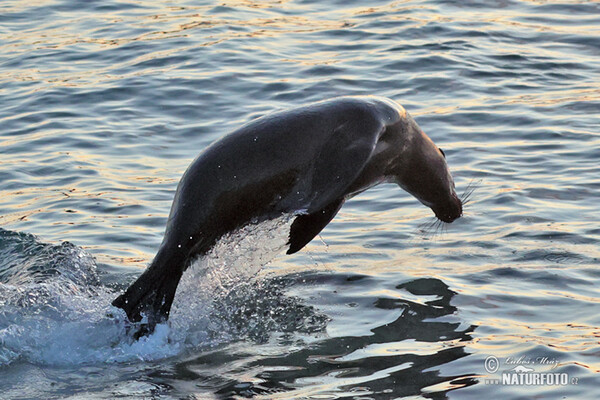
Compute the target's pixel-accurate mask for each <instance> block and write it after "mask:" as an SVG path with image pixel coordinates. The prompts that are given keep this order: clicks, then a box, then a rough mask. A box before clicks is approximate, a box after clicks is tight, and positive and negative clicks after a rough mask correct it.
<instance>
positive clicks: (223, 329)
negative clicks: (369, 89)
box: [0, 216, 326, 366]
mask: <svg viewBox="0 0 600 400" xmlns="http://www.w3.org/2000/svg"><path fill="white" fill-rule="evenodd" d="M292 219H293V218H291V217H290V216H286V217H282V218H279V219H276V220H272V221H267V222H263V223H260V224H257V223H253V224H249V225H247V226H245V227H243V228H242V229H240V230H238V231H236V232H234V233H231V234H229V235H226V236H225V237H223V238H222V239H221V240H220V241H219V242H218V243H217V244H216V245H215V246H214V248H213V249H212V250H211V252H210V253H209V254H207V255H206V256H204V257H202V258H199V259H198V260H196V261H195V262H194V263H193V264H192V266H191V267H190V268H188V270H187V271H186V272H185V273H184V275H183V277H182V280H181V282H180V285H179V287H178V290H177V294H176V296H175V301H174V303H173V309H172V314H171V318H170V320H169V323H168V324H162V325H158V326H157V328H156V331H155V332H154V333H153V334H152V335H150V336H148V337H143V338H141V339H140V340H138V341H135V340H133V339H132V338H131V336H130V334H129V333H128V331H129V329H128V328H129V325H130V323H129V321H128V320H127V318H126V316H125V314H124V312H123V311H122V310H120V309H117V308H115V307H113V306H112V305H111V302H112V300H113V299H114V298H115V297H116V295H117V293H116V292H115V291H114V290H113V289H111V288H109V287H106V286H103V285H101V284H100V279H99V278H100V276H99V273H98V271H97V265H96V263H95V260H94V259H93V257H92V256H91V255H90V254H88V253H87V252H85V251H84V250H83V249H81V248H79V247H77V246H75V245H73V244H71V243H68V242H64V243H61V244H58V245H54V244H46V243H42V242H40V241H39V240H38V239H37V238H36V237H34V236H32V235H27V234H22V233H16V232H9V231H4V230H0V233H1V235H0V239H1V240H0V254H1V260H0V366H3V365H7V364H10V363H12V362H15V361H16V360H25V361H27V362H31V363H34V364H42V365H78V364H88V363H110V362H129V361H135V360H144V361H151V360H157V359H162V358H166V357H170V356H174V355H177V354H179V353H181V352H182V351H185V350H186V349H190V348H198V347H212V346H215V345H219V344H222V343H227V342H230V341H231V340H235V339H236V338H240V337H247V336H254V337H265V336H268V335H269V334H270V333H271V332H273V331H276V330H278V329H280V330H294V329H300V330H306V331H311V330H312V331H314V330H319V329H321V328H322V327H324V324H325V323H326V319H325V318H324V317H323V318H321V317H318V316H317V317H315V312H314V310H312V309H311V308H310V307H305V306H302V305H301V304H299V302H297V301H296V300H295V299H293V298H289V297H286V296H285V295H284V293H283V290H282V288H283V286H284V283H283V281H282V280H278V279H265V277H264V276H260V274H258V272H259V271H260V269H261V268H262V267H263V266H264V265H265V264H267V263H268V262H270V261H271V260H272V259H273V258H274V257H275V256H276V255H277V254H279V253H281V252H282V250H283V249H284V248H285V247H286V242H287V233H288V232H289V227H290V225H291V222H292ZM285 311H287V312H285ZM283 315H285V316H287V317H286V318H291V321H292V322H290V321H286V320H283V319H281V317H279V318H280V319H278V316H283ZM307 321H308V322H307Z"/></svg>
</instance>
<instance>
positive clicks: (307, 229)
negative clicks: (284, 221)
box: [287, 199, 344, 254]
mask: <svg viewBox="0 0 600 400" xmlns="http://www.w3.org/2000/svg"><path fill="white" fill-rule="evenodd" d="M342 204H344V199H340V200H336V201H334V202H333V203H330V204H329V205H328V206H327V207H325V208H324V209H322V210H319V211H317V212H314V213H312V214H305V215H299V216H298V217H296V219H295V220H294V222H293V223H292V227H291V228H290V240H289V242H288V244H289V245H290V248H289V249H288V251H287V254H294V253H295V252H297V251H299V250H300V249H302V248H303V247H304V246H306V245H307V244H308V242H310V241H311V240H313V238H314V237H315V236H317V235H318V234H319V232H321V231H322V230H323V228H325V226H326V225H327V224H328V223H329V222H330V221H331V220H332V219H333V217H335V215H336V214H337V212H338V211H339V210H340V208H342Z"/></svg>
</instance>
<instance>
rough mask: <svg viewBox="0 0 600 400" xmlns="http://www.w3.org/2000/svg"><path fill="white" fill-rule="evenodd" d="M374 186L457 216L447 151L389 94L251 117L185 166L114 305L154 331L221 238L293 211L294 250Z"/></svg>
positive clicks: (448, 217) (446, 217)
mask: <svg viewBox="0 0 600 400" xmlns="http://www.w3.org/2000/svg"><path fill="white" fill-rule="evenodd" d="M381 182H394V183H397V184H398V185H399V186H400V187H401V188H402V189H404V190H406V191H407V192H408V193H410V194H412V195H413V196H415V197H416V198H417V199H418V200H419V201H421V203H423V204H424V205H426V206H428V207H430V208H431V209H432V210H433V212H434V213H435V215H436V216H437V218H438V219H440V220H441V221H444V222H452V221H454V220H455V219H457V218H459V217H460V216H461V215H462V202H461V201H460V199H459V198H458V196H457V195H456V192H455V189H454V181H453V180H452V176H451V175H450V171H449V170H448V165H447V164H446V160H445V155H444V152H443V151H442V150H440V149H439V148H438V147H437V146H436V145H435V144H434V143H433V142H432V141H431V139H429V137H428V136H427V135H426V134H425V133H424V132H423V131H422V130H421V129H420V128H419V126H418V125H417V123H416V122H415V121H414V120H413V119H412V117H411V116H410V115H409V114H408V113H407V112H406V111H405V110H404V108H403V107H402V106H400V105H399V104H397V103H395V102H394V101H392V100H390V99H387V98H382V97H373V96H365V97H340V98H334V99H331V100H326V101H322V102H318V103H314V104H310V105H307V106H304V107H299V108H295V109H292V110H288V111H282V112H276V113H273V114H269V115H266V116H264V117H261V118H258V119H255V120H253V121H251V122H249V123H248V124H246V125H244V126H242V127H241V128H240V129H238V130H236V131H234V132H232V133H230V134H229V135H227V136H225V137H223V138H221V139H219V140H217V141H216V142H214V143H213V144H212V145H210V146H209V147H208V148H206V149H205V150H204V151H203V152H202V153H201V154H200V155H199V156H198V157H197V158H196V159H195V160H194V161H193V162H192V164H191V165H190V166H189V167H188V169H187V171H186V172H185V173H184V174H183V177H182V178H181V181H180V182H179V186H178V187H177V191H176V193H175V199H174V200H173V205H172V207H171V213H170V215H169V220H168V222H167V228H166V232H165V236H164V239H163V241H162V244H161V245H160V248H159V250H158V253H157V254H156V257H155V258H154V260H153V261H152V263H151V264H150V266H149V267H148V268H147V269H146V270H145V271H144V273H143V274H142V275H141V276H140V277H139V278H138V279H137V280H136V281H135V282H134V283H133V284H132V285H131V286H130V287H129V288H128V289H127V291H126V292H125V293H124V294H122V295H120V296H119V297H117V298H116V299H115V300H114V301H113V303H112V304H113V305H114V306H116V307H119V308H122V309H123V310H125V312H126V313H127V317H128V318H129V320H130V321H132V322H137V321H140V320H141V319H142V314H144V315H146V316H147V317H148V326H147V328H146V329H147V332H152V331H153V329H154V326H155V325H156V324H157V323H159V322H162V321H165V320H167V319H168V317H169V311H170V309H171V304H172V303H173V298H174V297H175V291H176V289H177V285H178V283H179V280H180V279H181V276H182V274H183V272H184V270H185V269H186V268H187V267H188V265H189V264H190V262H191V261H192V260H193V259H194V258H195V257H196V256H198V255H202V254H206V253H207V252H208V251H209V250H210V249H211V247H212V246H213V245H214V244H215V242H216V241H217V240H218V239H219V238H220V237H221V236H223V235H224V234H226V233H228V232H231V231H234V230H236V229H238V228H240V227H242V226H244V225H246V224H248V223H249V222H251V221H259V222H260V221H264V220H269V219H273V218H277V217H279V216H282V215H283V214H291V215H294V216H295V219H294V221H293V223H292V225H291V228H290V234H289V242H288V243H289V248H288V250H287V254H293V253H295V252H297V251H299V250H300V249H302V248H303V247H304V246H305V245H306V244H307V243H308V242H310V241H311V240H312V239H313V238H314V237H315V236H316V235H317V234H319V232H321V230H322V229H323V228H324V227H325V226H326V225H327V224H328V223H329V221H331V220H332V219H333V217H334V216H335V215H336V214H337V212H338V211H339V209H340V208H341V207H342V205H343V204H344V202H345V201H346V200H347V199H349V198H351V197H353V196H355V195H356V194H358V193H361V192H363V191H365V190H367V189H368V188H370V187H372V186H374V185H377V184H378V183H381Z"/></svg>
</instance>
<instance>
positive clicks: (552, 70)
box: [0, 0, 600, 399]
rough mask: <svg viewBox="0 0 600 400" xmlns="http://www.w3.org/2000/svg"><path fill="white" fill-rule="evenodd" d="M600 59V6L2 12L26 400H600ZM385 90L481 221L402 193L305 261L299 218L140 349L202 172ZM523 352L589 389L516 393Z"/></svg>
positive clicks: (9, 352) (322, 242) (16, 332)
mask: <svg viewBox="0 0 600 400" xmlns="http://www.w3.org/2000/svg"><path fill="white" fill-rule="evenodd" d="M599 66H600V3H598V2H596V1H587V2H581V1H567V0H558V1H535V0H514V1H501V2H486V1H395V2H390V1H364V0H363V1H344V2H340V1H330V2H315V1H249V0H238V1H221V2H209V1H196V2H191V1H188V2H186V1H180V2H166V1H165V2H151V1H145V0H139V1H86V2H76V1H73V0H57V1H36V2H23V1H4V2H2V4H1V5H0V99H1V101H0V154H1V156H0V227H1V228H2V230H0V393H2V396H3V398H7V399H24V398H44V399H51V398H91V399H112V398H115V397H127V398H134V399H135V398H139V399H142V398H157V399H179V398H190V399H191V398H199V399H200V398H202V399H204V398H245V397H256V398H265V399H267V398H268V399H271V398H278V399H294V398H357V399H358V398H376V399H387V398H390V399H391V398H411V399H416V398H434V399H442V398H451V399H471V398H472V399H480V398H483V397H484V396H486V397H489V396H491V395H492V396H494V397H497V398H523V399H529V398H534V397H536V398H577V399H585V398H590V399H595V398H597V397H598V395H599V392H598V387H599V384H600V379H599V375H598V373H599V372H600V355H599V352H598V348H599V342H600V333H599V332H600V317H599V316H598V315H599V314H600V307H599V306H598V300H599V297H600V296H599V293H598V289H597V288H598V287H599V285H600V270H599V268H598V267H599V265H600V250H599V248H598V241H599V239H600V228H599V227H598V226H599V223H600V212H599V211H598V199H599V198H600V178H599V176H600V174H599V169H598V161H599V160H600V135H599V131H598V126H600V84H599V82H600V67H599ZM365 94H373V95H380V96H387V97H390V98H393V99H395V100H396V101H398V102H399V103H401V104H402V105H404V107H405V108H406V109H407V110H408V111H409V112H410V113H411V114H412V115H413V116H414V117H415V118H416V120H417V122H418V123H419V124H420V126H421V127H422V128H423V129H424V131H425V132H427V133H428V135H429V136H430V137H431V138H432V139H433V140H434V141H435V142H436V144H438V145H439V146H440V147H442V148H443V149H444V151H445V152H446V155H447V159H448V162H449V164H450V166H451V169H452V171H453V174H454V176H455V181H456V184H457V188H458V191H459V192H462V191H463V190H465V189H466V188H467V186H468V185H469V183H471V182H475V183H476V185H477V190H476V191H475V193H474V194H473V196H472V200H471V202H470V203H469V204H468V206H467V208H466V210H465V216H464V217H463V218H462V219H460V220H457V221H456V222H455V223H453V224H451V225H448V226H446V227H445V228H444V231H443V232H440V231H436V230H433V229H428V228H427V226H428V224H429V223H431V221H432V213H431V212H430V210H428V209H427V208H425V207H423V206H422V205H420V204H419V203H418V202H417V201H416V200H415V199H413V198H412V197H410V196H409V195H408V194H406V193H404V192H402V191H401V190H400V189H398V188H397V187H395V186H393V185H382V186H379V187H377V188H374V189H372V190H370V191H368V192H365V193H364V194H362V195H360V196H359V197H357V198H355V199H353V200H351V201H349V202H348V203H347V204H346V205H345V206H344V208H343V209H342V211H341V212H340V214H339V215H338V216H337V217H336V219H335V220H334V221H333V222H332V223H331V224H330V225H329V226H328V227H327V228H326V229H325V230H324V231H323V233H322V235H321V238H320V239H319V238H317V239H315V240H314V241H313V242H312V243H311V244H310V245H309V246H308V247H307V248H306V249H305V250H303V251H302V252H301V253H299V254H296V255H294V256H291V257H290V256H284V255H282V254H281V251H280V252H278V250H279V247H280V245H281V238H282V235H281V232H280V230H281V228H282V226H283V225H280V224H278V223H276V224H274V225H272V226H267V227H265V226H263V227H254V228H252V227H251V228H249V231H247V232H243V233H241V234H239V235H238V236H233V237H231V238H229V239H228V240H227V241H224V242H223V243H222V247H220V248H219V249H215V253H214V254H212V255H211V257H209V258H208V259H206V260H200V261H199V262H198V263H197V264H196V265H195V269H194V270H193V273H191V274H189V276H188V277H186V281H185V282H184V289H185V291H184V289H182V293H185V294H186V296H181V295H179V304H176V308H175V311H176V312H175V315H174V318H173V321H172V326H170V327H166V326H165V327H161V329H159V330H158V332H157V333H156V334H155V335H153V336H152V337H150V338H148V339H147V340H143V341H141V342H137V343H135V342H132V341H131V340H128V337H127V335H126V332H125V331H126V323H125V321H124V320H123V316H122V315H119V314H118V312H115V310H114V309H111V308H110V306H109V304H110V301H111V300H112V299H113V298H114V297H115V295H116V293H118V292H120V291H121V290H123V289H124V288H125V287H126V286H127V284H128V283H130V282H131V281H132V280H133V279H135V277H136V276H137V275H139V274H140V273H141V271H142V270H143V268H145V266H146V265H147V264H148V263H149V262H150V261H151V259H152V257H153V255H154V253H155V251H156V249H157V248H158V245H159V244H160V241H161V240H162V234H163V231H164V226H165V222H166V218H167V215H168V212H169V208H170V204H171V200H172V198H173V194H174V190H175V188H176V185H177V182H178V180H179V177H180V176H181V174H182V173H183V171H184V170H185V168H186V167H187V165H188V164H189V163H190V161H191V160H192V159H193V158H194V157H196V155H197V154H198V153H199V152H200V151H202V149H204V148H205V147H206V146H207V145H208V144H209V143H211V142H212V141H214V140H215V139H217V138H219V137H221V136H223V135H225V134H227V133H228V132H230V131H232V130H234V129H235V128H237V127H239V126H240V125H242V124H243V123H245V122H248V121H250V120H252V119H254V118H256V117H259V116H261V115H264V114H266V113H269V112H272V111H276V110H281V109H285V108H289V107H293V106H298V105H301V104H305V103H308V102H312V101H317V100H322V99H326V98H330V97H335V96H341V95H365ZM299 151H301V149H299ZM280 222H281V221H280ZM281 224H284V222H281ZM34 235H35V236H34ZM273 254H278V255H277V256H276V257H275V259H274V260H273V261H272V262H271V263H270V264H268V265H267V266H265V267H263V268H260V265H261V263H262V262H263V261H264V260H265V259H268V258H269V257H270V256H271V255H273ZM224 256H230V257H229V258H227V257H225V259H224V258H223V257H224ZM238 257H239V259H238ZM182 299H189V300H188V301H184V302H183V303H182ZM489 356H494V357H497V359H498V360H499V362H500V363H501V365H500V370H499V371H498V372H495V373H490V372H488V371H487V370H486V368H485V365H484V362H485V360H486V358H488V357H489ZM540 357H541V358H544V357H546V358H547V359H548V360H549V363H547V364H544V363H541V362H537V363H536V361H535V360H537V359H538V358H540ZM510 360H513V361H514V360H521V361H520V365H523V366H525V367H530V368H533V369H535V371H536V372H548V371H549V370H550V368H554V369H553V371H556V372H557V373H562V374H568V377H569V383H568V384H567V385H559V386H556V385H553V386H550V385H538V386H527V385H512V386H507V385H498V384H494V383H493V382H490V381H489V379H498V378H500V376H501V375H500V374H501V372H502V371H506V370H511V369H513V368H514V367H515V366H516V365H519V363H517V364H515V363H512V364H511V363H510ZM527 360H531V362H530V363H526V362H525V361H527Z"/></svg>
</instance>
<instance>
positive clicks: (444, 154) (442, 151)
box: [438, 147, 446, 158]
mask: <svg viewBox="0 0 600 400" xmlns="http://www.w3.org/2000/svg"><path fill="white" fill-rule="evenodd" d="M438 150H439V151H440V153H442V155H443V156H444V158H446V153H444V150H442V149H440V148H439V147H438Z"/></svg>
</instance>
